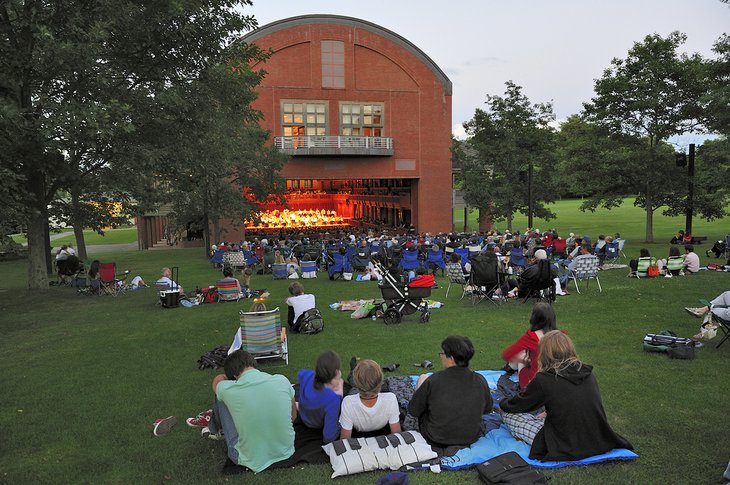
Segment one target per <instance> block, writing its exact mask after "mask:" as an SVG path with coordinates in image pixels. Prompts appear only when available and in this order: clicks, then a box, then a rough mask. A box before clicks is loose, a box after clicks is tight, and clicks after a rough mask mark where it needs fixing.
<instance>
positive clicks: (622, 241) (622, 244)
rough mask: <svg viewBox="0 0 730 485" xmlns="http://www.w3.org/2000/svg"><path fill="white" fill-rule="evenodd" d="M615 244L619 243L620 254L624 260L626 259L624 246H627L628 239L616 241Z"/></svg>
mask: <svg viewBox="0 0 730 485" xmlns="http://www.w3.org/2000/svg"><path fill="white" fill-rule="evenodd" d="M614 241H615V242H617V243H618V252H619V254H620V255H621V257H622V258H624V259H626V253H625V252H624V245H625V244H626V239H614Z"/></svg>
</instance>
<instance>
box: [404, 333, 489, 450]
mask: <svg viewBox="0 0 730 485" xmlns="http://www.w3.org/2000/svg"><path fill="white" fill-rule="evenodd" d="M439 356H440V357H441V364H442V365H443V366H444V370H442V371H439V372H435V373H434V374H432V375H431V376H430V377H429V376H428V375H426V374H423V375H421V377H419V378H418V382H417V383H416V392H415V393H414V394H413V398H412V399H411V402H410V403H409V405H408V414H410V415H411V416H413V417H414V418H417V419H418V424H419V430H420V432H421V434H422V435H423V437H424V438H425V439H426V441H428V443H429V444H431V445H432V446H436V447H438V448H447V447H449V446H459V447H466V446H469V445H471V444H472V443H474V442H475V441H476V440H478V439H479V438H480V437H481V436H482V435H483V434H484V431H485V426H484V421H483V420H482V415H484V414H488V413H491V412H492V396H491V394H490V393H489V386H488V385H487V381H486V380H485V379H484V377H482V376H481V375H479V374H477V373H476V372H473V371H471V370H470V369H469V361H470V360H471V358H472V357H473V356H474V345H473V344H472V343H471V340H469V338H468V337H463V336H460V335H451V336H449V337H446V338H445V339H444V341H443V342H441V352H439Z"/></svg>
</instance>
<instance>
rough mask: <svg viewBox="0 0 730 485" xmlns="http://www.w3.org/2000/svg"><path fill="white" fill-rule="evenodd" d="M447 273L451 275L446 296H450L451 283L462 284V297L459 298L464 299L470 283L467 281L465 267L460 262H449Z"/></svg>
mask: <svg viewBox="0 0 730 485" xmlns="http://www.w3.org/2000/svg"><path fill="white" fill-rule="evenodd" d="M446 275H447V276H448V277H449V287H448V288H446V298H448V297H449V290H450V289H451V285H452V284H455V285H461V298H459V300H463V299H464V296H466V287H467V285H468V284H469V283H468V282H467V281H466V278H467V277H466V276H465V275H464V268H462V267H461V264H459V263H448V264H447V265H446Z"/></svg>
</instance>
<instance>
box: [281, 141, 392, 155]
mask: <svg viewBox="0 0 730 485" xmlns="http://www.w3.org/2000/svg"><path fill="white" fill-rule="evenodd" d="M274 146H276V148H278V149H279V150H281V151H282V152H284V153H287V154H289V155H365V156H390V155H393V139H392V138H385V137H379V136H277V137H276V138H274Z"/></svg>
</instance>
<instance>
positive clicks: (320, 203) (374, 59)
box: [243, 15, 453, 232]
mask: <svg viewBox="0 0 730 485" xmlns="http://www.w3.org/2000/svg"><path fill="white" fill-rule="evenodd" d="M243 40H245V41H246V42H249V43H255V44H256V45H258V46H259V47H260V48H262V49H263V50H270V52H271V53H272V54H271V57H270V58H269V59H267V60H266V61H265V62H262V63H257V64H254V65H253V66H252V67H253V68H254V69H264V70H265V71H266V73H267V74H266V76H265V78H264V80H263V82H262V83H261V85H260V86H259V87H258V89H257V91H258V99H257V100H256V101H255V102H254V105H253V106H254V108H256V109H258V110H260V111H261V112H262V113H263V121H262V126H263V128H265V129H267V130H269V131H270V132H271V133H272V136H273V142H274V144H275V146H276V147H278V148H279V149H280V150H281V151H283V152H284V153H286V154H288V155H290V156H291V159H290V161H289V162H288V163H287V164H286V165H285V167H284V168H283V170H282V172H281V174H282V176H283V177H284V178H285V179H286V189H287V190H286V194H285V196H286V200H287V207H286V209H284V208H283V207H281V208H275V209H273V210H268V211H267V212H266V213H263V214H261V221H260V222H257V223H256V226H257V227H259V228H263V229H266V228H271V229H274V228H279V227H283V228H292V229H298V228H303V227H316V226H319V227H343V226H357V227H363V228H368V227H383V226H385V227H402V226H409V225H413V226H414V227H415V228H416V229H417V230H418V231H423V232H426V231H428V232H441V231H450V230H451V228H452V213H453V212H452V206H451V185H452V184H451V153H450V146H451V81H450V80H449V79H448V78H447V77H446V75H445V74H444V73H443V71H442V70H441V69H440V68H439V67H438V66H437V65H436V64H435V63H434V62H433V61H432V60H431V59H430V58H429V57H428V56H427V55H426V54H425V53H424V52H423V51H421V50H420V49H419V48H418V47H416V46H415V45H413V44H412V43H411V42H409V41H408V40H406V39H404V38H403V37H401V36H400V35H398V34H396V33H394V32H391V31H389V30H387V29H385V28H383V27H380V26H378V25H375V24H373V23H370V22H367V21H364V20H359V19H355V18H350V17H342V16H337V15H305V16H301V17H293V18H289V19H284V20H280V21H277V22H273V23H271V24H268V25H265V26H263V27H261V28H259V29H257V30H255V31H253V32H251V33H249V34H248V35H246V36H245V37H244V38H243ZM247 225H248V226H249V229H254V227H252V226H253V225H254V224H253V223H252V222H249V223H248V224H247Z"/></svg>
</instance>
